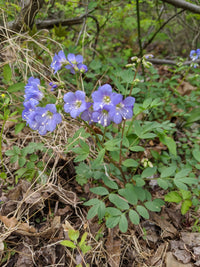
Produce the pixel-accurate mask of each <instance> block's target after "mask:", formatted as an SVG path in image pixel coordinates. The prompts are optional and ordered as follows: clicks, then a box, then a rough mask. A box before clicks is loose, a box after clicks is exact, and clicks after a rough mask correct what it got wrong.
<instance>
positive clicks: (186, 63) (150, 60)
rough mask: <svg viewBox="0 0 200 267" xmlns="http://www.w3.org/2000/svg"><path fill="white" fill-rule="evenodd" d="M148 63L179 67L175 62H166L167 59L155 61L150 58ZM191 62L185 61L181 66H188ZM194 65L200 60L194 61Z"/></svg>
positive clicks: (178, 63)
mask: <svg viewBox="0 0 200 267" xmlns="http://www.w3.org/2000/svg"><path fill="white" fill-rule="evenodd" d="M148 61H149V62H151V63H152V64H157V65H176V66H179V65H180V62H177V61H175V60H168V59H156V58H151V59H148ZM192 62H194V61H192V60H186V61H184V62H182V65H184V66H185V65H190V64H191V63H192ZM195 63H198V64H199V63H200V59H198V60H195Z"/></svg>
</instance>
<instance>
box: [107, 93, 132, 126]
mask: <svg viewBox="0 0 200 267" xmlns="http://www.w3.org/2000/svg"><path fill="white" fill-rule="evenodd" d="M122 98H123V97H122V95H119V94H118V96H116V97H115V99H114V102H115V104H116V105H115V106H114V107H113V108H112V109H110V111H109V115H110V116H111V118H112V120H113V121H114V123H116V124H119V123H121V122H122V119H131V118H132V116H133V106H134V103H135V98H134V97H132V96H128V97H127V98H125V99H124V100H123V99H122Z"/></svg>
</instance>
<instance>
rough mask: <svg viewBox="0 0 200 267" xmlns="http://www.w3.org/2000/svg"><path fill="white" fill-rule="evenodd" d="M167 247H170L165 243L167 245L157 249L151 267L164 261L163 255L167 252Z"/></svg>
mask: <svg viewBox="0 0 200 267" xmlns="http://www.w3.org/2000/svg"><path fill="white" fill-rule="evenodd" d="M167 247H168V243H167V242H165V243H163V244H161V245H160V246H159V247H158V248H157V250H156V252H155V254H154V255H153V257H152V258H151V265H152V266H155V265H156V264H157V263H160V261H162V259H164V256H163V255H164V254H165V251H166V249H167ZM160 264H161V263H160Z"/></svg>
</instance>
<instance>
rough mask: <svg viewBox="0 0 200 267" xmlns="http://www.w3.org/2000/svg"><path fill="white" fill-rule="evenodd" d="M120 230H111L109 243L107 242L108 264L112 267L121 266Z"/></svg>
mask: <svg viewBox="0 0 200 267" xmlns="http://www.w3.org/2000/svg"><path fill="white" fill-rule="evenodd" d="M117 231H118V229H117V228H116V227H115V228H113V229H109V232H108V236H107V241H106V244H105V245H106V249H107V253H108V257H109V258H108V263H109V264H110V266H111V267H119V264H120V255H121V240H120V239H117V237H116V234H117Z"/></svg>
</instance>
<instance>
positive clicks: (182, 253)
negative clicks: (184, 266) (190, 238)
mask: <svg viewBox="0 0 200 267" xmlns="http://www.w3.org/2000/svg"><path fill="white" fill-rule="evenodd" d="M173 255H174V256H175V257H176V259H177V260H179V261H181V262H183V263H189V262H190V261H191V258H192V257H191V255H190V252H189V251H187V250H185V249H184V250H183V249H176V250H175V251H174V252H173Z"/></svg>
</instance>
